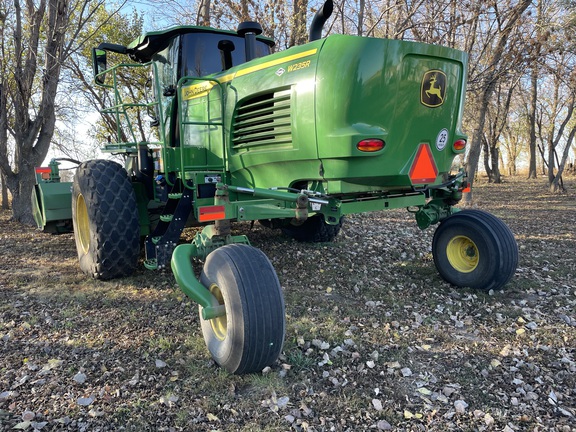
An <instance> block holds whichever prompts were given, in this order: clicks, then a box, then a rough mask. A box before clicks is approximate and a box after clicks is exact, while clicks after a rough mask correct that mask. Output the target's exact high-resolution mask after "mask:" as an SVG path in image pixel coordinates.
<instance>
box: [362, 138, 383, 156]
mask: <svg viewBox="0 0 576 432" xmlns="http://www.w3.org/2000/svg"><path fill="white" fill-rule="evenodd" d="M356 148H357V149H358V150H360V151H362V152H368V153H373V152H377V151H380V150H382V149H383V148H384V141H382V140H380V139H365V140H362V141H360V142H359V143H358V144H356Z"/></svg>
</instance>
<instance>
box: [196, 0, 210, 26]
mask: <svg viewBox="0 0 576 432" xmlns="http://www.w3.org/2000/svg"><path fill="white" fill-rule="evenodd" d="M198 12H199V13H198V25H201V26H205V27H209V26H210V0H202V3H200V8H199V11H198Z"/></svg>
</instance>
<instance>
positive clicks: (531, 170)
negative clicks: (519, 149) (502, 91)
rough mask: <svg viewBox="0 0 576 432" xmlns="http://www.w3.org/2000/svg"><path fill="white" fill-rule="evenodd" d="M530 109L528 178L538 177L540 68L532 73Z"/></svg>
mask: <svg viewBox="0 0 576 432" xmlns="http://www.w3.org/2000/svg"><path fill="white" fill-rule="evenodd" d="M530 81H531V92H530V111H529V113H528V122H529V123H530V125H529V126H530V143H529V146H530V147H529V149H530V159H529V164H528V178H529V179H530V178H534V179H535V178H536V177H537V176H538V175H537V170H536V157H537V156H536V102H537V100H538V70H537V68H534V69H533V70H532V74H531V79H530Z"/></svg>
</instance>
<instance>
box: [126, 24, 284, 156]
mask: <svg viewBox="0 0 576 432" xmlns="http://www.w3.org/2000/svg"><path fill="white" fill-rule="evenodd" d="M249 24H251V25H248V26H246V25H244V27H242V25H241V27H240V28H239V31H238V33H234V32H226V31H221V30H214V29H210V28H206V27H176V28H173V29H169V30H165V31H163V32H152V33H148V34H146V35H144V36H143V37H141V38H140V39H138V40H137V41H135V42H134V43H133V44H131V45H130V46H129V48H128V49H129V50H131V52H130V53H129V54H130V57H131V58H132V59H133V60H136V61H138V62H141V63H146V62H149V61H152V62H153V63H154V64H155V69H156V71H157V75H158V76H157V80H153V83H154V84H155V85H158V86H159V88H158V89H156V88H155V89H154V94H155V95H157V96H160V100H159V101H160V106H158V107H157V110H162V112H163V114H164V115H162V116H161V115H158V114H160V113H159V112H158V111H157V118H163V119H164V121H165V123H166V124H165V130H166V132H167V135H168V136H167V137H166V138H167V142H169V143H170V145H171V146H173V147H178V146H179V145H180V136H179V135H180V128H179V127H178V125H177V116H176V115H175V112H176V110H178V106H177V102H176V98H174V97H173V96H175V95H176V87H177V84H178V80H180V79H181V78H183V77H204V76H208V75H213V74H216V73H219V72H223V71H226V70H228V69H230V68H231V67H233V66H237V65H240V64H242V63H245V62H247V61H249V60H250V59H251V58H257V57H263V56H266V55H269V54H270V53H271V50H272V47H273V46H274V41H273V40H271V39H267V38H261V37H258V38H257V37H256V35H257V34H259V32H261V31H262V30H261V27H260V26H259V25H257V24H255V23H249ZM247 27H248V32H247V31H246V28H247ZM242 28H243V30H242Z"/></svg>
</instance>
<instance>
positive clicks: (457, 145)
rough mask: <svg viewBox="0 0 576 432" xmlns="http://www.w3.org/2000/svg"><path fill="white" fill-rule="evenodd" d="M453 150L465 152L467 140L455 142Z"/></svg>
mask: <svg viewBox="0 0 576 432" xmlns="http://www.w3.org/2000/svg"><path fill="white" fill-rule="evenodd" d="M452 148H453V149H454V151H462V150H464V149H465V148H466V140H463V139H459V140H457V141H454V144H452Z"/></svg>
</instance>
